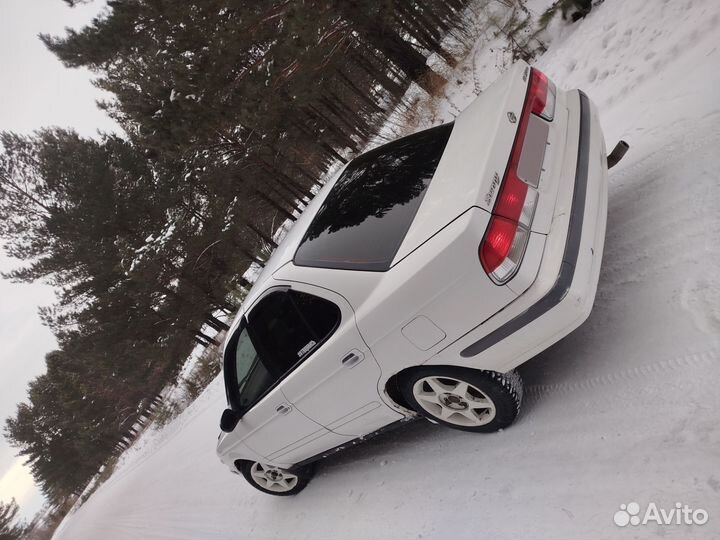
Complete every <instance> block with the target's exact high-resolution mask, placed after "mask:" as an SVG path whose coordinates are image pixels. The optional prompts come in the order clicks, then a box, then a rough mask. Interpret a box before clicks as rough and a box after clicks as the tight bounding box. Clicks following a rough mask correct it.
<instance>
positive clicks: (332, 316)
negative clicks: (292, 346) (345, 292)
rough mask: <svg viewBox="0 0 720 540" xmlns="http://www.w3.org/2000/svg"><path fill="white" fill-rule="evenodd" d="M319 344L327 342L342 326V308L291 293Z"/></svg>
mask: <svg viewBox="0 0 720 540" xmlns="http://www.w3.org/2000/svg"><path fill="white" fill-rule="evenodd" d="M289 294H290V295H291V297H292V299H293V301H294V303H295V306H296V307H297V309H298V311H299V312H300V314H301V316H302V317H303V319H305V320H306V321H307V323H308V324H309V325H310V328H311V330H312V332H313V334H314V337H315V339H316V341H317V342H318V343H322V342H323V341H325V340H326V339H327V338H328V337H329V336H330V334H332V333H333V332H334V331H335V328H337V326H338V325H339V324H340V308H338V307H337V306H336V305H335V304H333V303H332V302H330V301H329V300H325V299H324V298H318V297H317V296H313V295H312V294H306V293H302V292H298V291H290V293H289Z"/></svg>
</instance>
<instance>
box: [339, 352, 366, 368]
mask: <svg viewBox="0 0 720 540" xmlns="http://www.w3.org/2000/svg"><path fill="white" fill-rule="evenodd" d="M360 360H362V356H359V355H358V354H357V353H354V352H351V353H350V354H348V355H347V356H346V357H345V358H343V359H342V365H343V366H345V367H346V368H351V367H354V366H356V365H357V364H358V363H359V362H360Z"/></svg>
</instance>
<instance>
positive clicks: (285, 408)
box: [275, 403, 292, 414]
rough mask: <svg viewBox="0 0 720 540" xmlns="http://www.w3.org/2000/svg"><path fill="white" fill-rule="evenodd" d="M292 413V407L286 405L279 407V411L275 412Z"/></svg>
mask: <svg viewBox="0 0 720 540" xmlns="http://www.w3.org/2000/svg"><path fill="white" fill-rule="evenodd" d="M290 411H292V407H291V406H290V405H286V404H285V403H283V404H281V405H279V406H278V408H277V409H275V412H277V413H278V414H287V413H289V412H290Z"/></svg>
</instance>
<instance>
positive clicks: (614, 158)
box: [607, 141, 630, 169]
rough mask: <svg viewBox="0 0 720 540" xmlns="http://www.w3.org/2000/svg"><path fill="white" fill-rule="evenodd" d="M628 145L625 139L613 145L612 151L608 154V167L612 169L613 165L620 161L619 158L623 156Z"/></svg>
mask: <svg viewBox="0 0 720 540" xmlns="http://www.w3.org/2000/svg"><path fill="white" fill-rule="evenodd" d="M629 148H630V145H629V144H628V143H626V142H625V141H620V142H618V143H617V144H616V145H615V148H613V151H612V152H610V153H609V154H608V157H607V166H608V169H612V168H613V167H614V166H615V165H617V164H618V163H620V160H621V159H622V158H623V157H624V156H625V154H626V153H627V151H628V149H629Z"/></svg>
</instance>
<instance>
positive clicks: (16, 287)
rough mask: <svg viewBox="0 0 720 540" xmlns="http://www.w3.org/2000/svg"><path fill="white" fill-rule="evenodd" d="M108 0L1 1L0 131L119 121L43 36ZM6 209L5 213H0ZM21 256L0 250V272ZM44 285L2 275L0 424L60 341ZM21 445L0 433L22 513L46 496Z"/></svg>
mask: <svg viewBox="0 0 720 540" xmlns="http://www.w3.org/2000/svg"><path fill="white" fill-rule="evenodd" d="M103 6H104V0H95V1H94V2H90V3H89V4H86V5H81V6H79V7H76V8H69V7H67V6H66V4H65V3H64V2H62V0H0V74H1V76H2V84H0V130H7V131H16V132H21V133H31V132H32V131H34V130H36V129H39V128H41V127H45V126H61V127H72V128H74V129H75V130H77V131H78V132H79V133H80V134H82V135H85V136H96V134H97V132H98V130H101V131H106V132H107V131H112V130H113V129H114V124H113V123H112V121H111V120H110V119H109V118H108V117H107V116H106V115H105V114H104V113H103V112H102V111H100V110H99V109H98V108H97V106H96V105H95V101H96V100H97V99H101V98H102V97H103V96H102V95H100V92H99V91H98V90H97V89H96V88H95V87H93V86H92V84H91V83H90V79H91V77H90V74H89V73H88V72H87V71H83V70H69V69H66V68H64V67H63V66H62V64H61V63H60V62H59V61H58V60H57V59H56V58H55V57H54V56H53V55H52V54H51V53H50V52H48V51H47V50H46V49H45V47H44V46H43V44H42V43H41V42H40V40H38V38H37V35H38V34H39V33H50V34H62V33H63V30H64V28H66V27H71V28H79V27H81V26H83V25H85V24H87V23H88V22H89V21H90V20H91V19H92V18H93V17H94V16H95V15H97V13H98V12H99V11H100V10H101V9H102V8H103ZM2 217H3V216H0V219H2ZM15 264H17V263H16V262H13V261H11V260H9V259H7V258H6V257H5V256H4V255H0V271H6V270H8V269H9V268H12V267H13V266H14V265H15ZM52 301H53V293H52V290H51V289H50V288H49V287H47V286H45V285H42V284H32V285H27V284H14V283H10V282H8V281H4V280H0V424H2V425H4V419H5V418H7V417H8V416H11V415H13V414H14V412H15V408H16V404H17V403H18V402H20V401H23V400H25V399H26V396H27V392H26V391H27V384H28V382H29V381H30V380H31V379H33V378H34V377H36V376H37V375H39V374H41V373H43V372H44V370H45V367H44V357H45V353H47V352H49V351H50V350H52V348H53V347H54V345H55V341H54V339H53V336H52V334H51V333H50V332H49V331H48V329H47V328H45V327H44V326H42V325H41V323H40V318H39V317H38V306H44V305H48V304H50V303H52ZM16 453H17V450H16V449H14V448H11V447H10V446H9V445H8V444H7V441H6V440H5V439H4V438H2V437H0V500H2V501H5V502H7V501H9V500H10V499H11V498H12V497H15V499H16V500H17V501H18V503H19V504H20V506H21V512H22V515H23V516H24V517H27V518H30V517H32V516H33V515H34V514H35V512H36V511H37V510H39V508H40V506H41V505H42V502H43V499H42V495H41V494H40V493H39V491H38V490H37V488H36V487H35V486H34V483H33V481H32V478H31V477H30V476H29V474H28V473H27V470H26V469H25V467H23V465H22V462H23V460H22V459H21V458H17V457H15V454H16Z"/></svg>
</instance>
